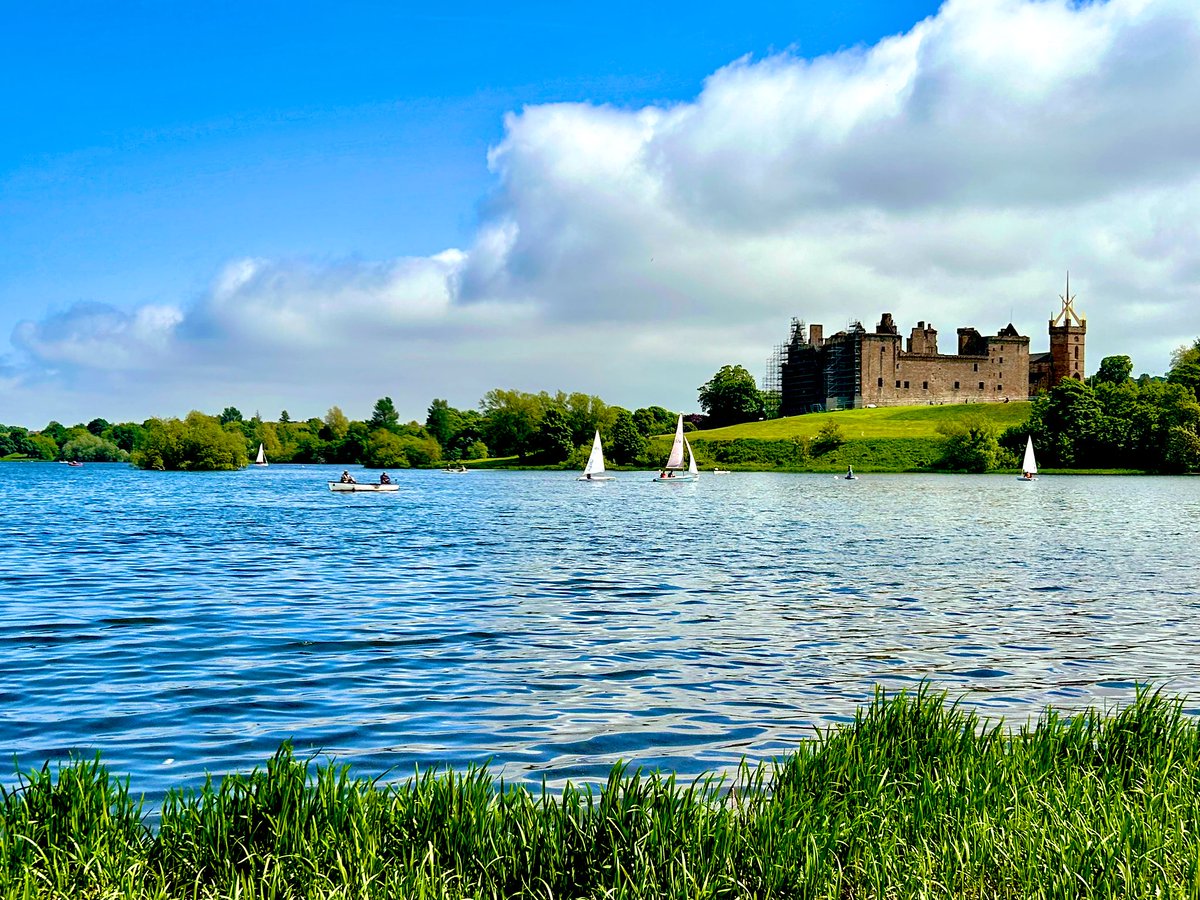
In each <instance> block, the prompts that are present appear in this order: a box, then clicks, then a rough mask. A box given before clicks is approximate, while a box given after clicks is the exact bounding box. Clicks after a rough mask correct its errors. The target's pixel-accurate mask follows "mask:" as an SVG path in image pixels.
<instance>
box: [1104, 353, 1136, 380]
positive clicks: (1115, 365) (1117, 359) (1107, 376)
mask: <svg viewBox="0 0 1200 900" xmlns="http://www.w3.org/2000/svg"><path fill="white" fill-rule="evenodd" d="M1132 372H1133V360H1132V359H1130V358H1129V357H1128V356H1106V357H1104V359H1102V360H1100V368H1099V369H1097V370H1096V375H1095V382H1096V384H1124V383H1125V382H1126V381H1128V380H1129V375H1130V373H1132Z"/></svg>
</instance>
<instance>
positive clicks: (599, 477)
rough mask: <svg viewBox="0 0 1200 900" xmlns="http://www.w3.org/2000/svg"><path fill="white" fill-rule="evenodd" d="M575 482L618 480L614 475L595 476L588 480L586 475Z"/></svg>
mask: <svg viewBox="0 0 1200 900" xmlns="http://www.w3.org/2000/svg"><path fill="white" fill-rule="evenodd" d="M575 480H576V481H616V480H617V479H616V478H614V477H613V476H612V475H593V476H592V477H591V478H588V477H587V476H586V475H580V476H579V477H578V478H576V479H575Z"/></svg>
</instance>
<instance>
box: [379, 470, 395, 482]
mask: <svg viewBox="0 0 1200 900" xmlns="http://www.w3.org/2000/svg"><path fill="white" fill-rule="evenodd" d="M379 483H380V484H391V483H392V479H390V478H388V473H387V472H384V473H383V474H382V475H380V476H379Z"/></svg>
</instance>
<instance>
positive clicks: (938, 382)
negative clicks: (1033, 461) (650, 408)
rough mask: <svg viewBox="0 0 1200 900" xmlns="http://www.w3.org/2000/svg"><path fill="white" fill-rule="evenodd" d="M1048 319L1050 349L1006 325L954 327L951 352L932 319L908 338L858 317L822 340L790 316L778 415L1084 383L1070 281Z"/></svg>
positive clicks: (1010, 394)
mask: <svg viewBox="0 0 1200 900" xmlns="http://www.w3.org/2000/svg"><path fill="white" fill-rule="evenodd" d="M1060 299H1061V300H1062V310H1061V311H1060V312H1059V313H1058V315H1057V316H1055V317H1053V318H1051V319H1050V351H1049V352H1048V353H1035V354H1031V353H1030V352H1029V338H1028V337H1027V336H1025V335H1022V334H1018V333H1017V329H1016V328H1014V327H1013V325H1012V323H1009V324H1008V325H1006V326H1005V327H1004V328H1001V329H1000V331H998V332H997V333H996V334H994V335H983V334H980V333H979V332H978V331H976V330H975V329H974V328H970V327H968V328H959V329H958V346H957V348H956V349H957V352H956V353H952V354H948V353H939V352H938V333H937V330H936V329H935V328H934V327H933V324H932V323H931V322H918V323H917V326H916V327H915V328H913V329H912V332H911V333H910V334H909V336H908V338H907V340H905V339H904V338H902V337H901V336H900V332H899V330H898V329H897V327H896V324H895V322H893V321H892V315H891V313H884V314H883V316H882V317H881V318H880V320H879V324H878V325H876V326H875V330H874V331H873V332H871V331H867V330H866V329H865V328H864V327H863V326H862V324H861V323H860V322H854V323H853V324H852V325H851V326H850V327H848V328H847V329H846V330H845V331H839V332H838V333H837V334H834V335H831V336H829V337H825V335H824V329H823V328H822V327H821V326H820V325H808V326H805V324H804V323H803V322H801V321H800V320H798V319H793V320H792V331H791V336H790V339H789V341H788V343H787V344H785V345H783V346H782V347H780V348H779V401H780V402H779V414H780V415H782V416H795V415H799V414H800V413H806V412H813V411H816V410H823V409H856V408H861V407H866V406H911V405H913V404H923V403H1006V402H1008V401H1009V400H1023V399H1025V398H1027V397H1031V396H1033V395H1035V394H1036V393H1038V391H1042V390H1048V389H1050V388H1052V387H1054V386H1055V385H1056V384H1058V383H1059V382H1060V381H1062V380H1063V379H1064V378H1077V379H1080V380H1082V379H1083V373H1084V346H1085V337H1086V335H1087V320H1086V319H1085V318H1083V317H1082V316H1081V315H1079V314H1078V313H1076V312H1075V309H1074V305H1073V304H1074V300H1075V298H1074V297H1072V296H1071V283H1070V280H1069V279H1068V281H1067V292H1066V293H1065V294H1064V295H1062V296H1061V297H1060Z"/></svg>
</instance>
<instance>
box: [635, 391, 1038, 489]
mask: <svg viewBox="0 0 1200 900" xmlns="http://www.w3.org/2000/svg"><path fill="white" fill-rule="evenodd" d="M1029 406H1030V404H1029V403H1028V402H1019V403H960V404H947V405H944V406H893V407H886V408H879V409H852V410H844V411H841V412H828V413H810V414H809V415H804V416H792V417H790V418H786V419H770V420H767V421H763V422H747V423H745V424H742V425H733V426H730V427H728V428H715V429H712V430H711V431H695V432H691V433H690V434H689V435H688V439H689V440H690V441H691V443H692V446H693V448H694V449H695V451H696V458H697V460H698V462H699V464H700V466H701V468H712V467H713V466H717V465H719V466H722V467H728V468H741V469H764V468H765V469H786V470H791V471H811V472H836V471H841V470H845V468H846V466H848V465H850V466H854V468H855V469H859V470H862V471H864V472H913V471H922V470H925V469H928V468H930V467H931V466H932V465H933V464H934V463H935V462H936V461H937V460H938V459H939V457H940V456H941V454H942V443H943V437H942V435H941V434H940V433H939V431H938V427H939V426H940V425H943V424H954V423H967V422H974V421H978V420H980V419H982V420H984V421H986V422H990V423H991V424H992V425H994V426H995V427H996V429H997V431H1004V430H1005V429H1007V428H1009V427H1010V426H1013V425H1020V424H1021V423H1022V422H1024V421H1025V420H1026V419H1027V418H1028V417H1029ZM829 422H833V423H835V424H836V425H837V426H838V428H839V429H840V430H841V433H842V436H843V437H844V438H845V443H844V444H843V445H842V446H841V447H838V448H837V449H836V450H831V451H829V452H826V453H816V452H813V438H815V437H816V436H817V435H818V433H819V432H820V430H821V428H822V426H824V425H825V424H826V423H829ZM669 442H670V436H664V437H660V438H655V439H654V441H653V445H654V451H658V452H660V453H661V455H663V456H665V455H666V451H667V449H668V446H669Z"/></svg>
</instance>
